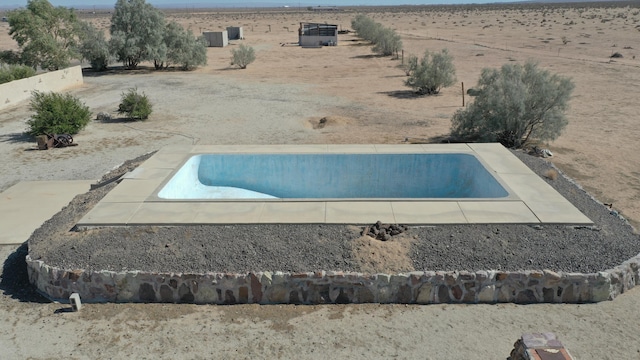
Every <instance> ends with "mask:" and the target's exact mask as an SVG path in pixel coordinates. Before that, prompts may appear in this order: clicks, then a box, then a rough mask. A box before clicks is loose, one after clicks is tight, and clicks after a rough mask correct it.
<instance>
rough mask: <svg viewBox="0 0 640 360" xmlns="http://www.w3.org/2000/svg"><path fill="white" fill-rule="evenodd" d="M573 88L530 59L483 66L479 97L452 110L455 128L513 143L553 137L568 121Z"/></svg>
mask: <svg viewBox="0 0 640 360" xmlns="http://www.w3.org/2000/svg"><path fill="white" fill-rule="evenodd" d="M573 88H574V84H573V82H572V81H571V80H570V79H569V78H566V77H563V76H560V75H556V74H552V73H551V72H549V71H547V70H542V69H540V68H539V67H538V65H537V64H536V63H534V62H531V61H528V62H527V63H525V64H524V66H522V65H519V64H506V65H503V66H502V68H500V69H489V68H485V69H483V70H482V75H481V76H480V80H478V86H477V87H476V88H475V92H476V95H477V96H476V99H475V101H474V102H473V103H472V104H471V105H470V106H469V107H467V108H465V109H463V110H459V111H457V112H456V113H455V114H454V116H453V119H452V127H451V133H452V135H453V136H454V137H456V138H458V139H463V140H465V141H479V142H496V141H497V142H500V143H501V144H503V145H504V146H506V147H509V148H521V147H524V146H525V145H527V144H528V143H529V142H531V141H549V140H555V139H556V138H557V137H558V136H559V135H560V134H561V132H562V130H564V128H565V127H566V126H567V123H568V121H567V118H566V116H565V112H566V110H567V108H568V106H569V98H570V96H571V92H572V91H573Z"/></svg>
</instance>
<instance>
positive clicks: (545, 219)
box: [77, 144, 592, 227]
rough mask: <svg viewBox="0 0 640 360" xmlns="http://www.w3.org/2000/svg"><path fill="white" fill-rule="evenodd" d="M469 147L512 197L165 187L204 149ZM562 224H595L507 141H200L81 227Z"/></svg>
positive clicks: (160, 162)
mask: <svg viewBox="0 0 640 360" xmlns="http://www.w3.org/2000/svg"><path fill="white" fill-rule="evenodd" d="M444 152H456V153H469V154H474V155H475V156H476V157H477V158H479V159H480V160H481V161H482V162H483V163H484V164H485V166H486V167H487V169H488V170H489V171H490V172H492V173H493V175H494V176H495V177H496V178H497V179H498V180H499V181H500V182H501V183H502V184H503V186H505V187H507V188H508V190H509V192H510V193H511V196H509V197H508V198H504V199H502V198H500V199H489V200H479V199H472V200H461V199H454V200H444V199H443V200H439V199H438V200H422V199H417V200H406V199H401V200H386V199H385V200H355V201H353V200H348V201H323V200H316V199H309V200H307V199H303V200H291V199H278V200H275V201H274V200H269V201H264V200H237V201H229V200H219V201H211V200H207V201H200V200H196V201H194V200H184V201H176V200H166V201H165V200H162V199H159V198H158V197H157V196H155V194H156V192H157V191H158V188H159V187H160V186H161V185H163V184H164V183H166V182H167V181H168V179H169V178H170V177H171V176H172V174H173V173H174V172H175V171H176V169H178V168H179V167H180V166H181V165H182V164H183V163H184V162H185V161H186V160H187V159H188V158H189V157H190V156H192V155H195V154H204V153H207V154H208V153H219V154H222V153H234V154H239V153H251V154H256V153H264V154H267V153H277V154H284V153H317V154H322V153H334V154H335V153H341V154H362V153H380V154H383V153H386V154H397V153H444ZM378 220H380V221H382V222H385V223H399V224H414V225H415V224H422V225H436V224H479V223H485V224H486V223H496V224H499V223H523V224H539V223H556V224H557V223H562V224H592V222H591V220H590V219H589V218H587V217H586V216H585V215H584V214H582V213H581V212H580V211H579V210H578V209H577V208H576V207H575V206H573V205H572V204H571V203H570V202H568V201H567V200H566V199H565V198H564V197H563V196H562V195H560V194H559V193H558V192H557V191H555V190H554V189H553V188H552V187H551V186H550V185H549V184H547V183H546V182H545V181H544V180H543V179H541V178H540V177H539V176H538V175H536V174H535V173H533V172H532V171H531V170H530V169H529V168H528V167H527V166H526V165H525V164H523V163H522V162H521V161H520V160H519V159H518V158H517V157H516V156H515V155H513V154H512V153H511V152H510V151H509V150H507V149H506V148H504V147H503V146H502V145H500V144H423V145H422V144H421V145H234V146H229V145H193V146H173V147H165V148H162V149H161V150H160V151H158V152H157V153H156V154H154V155H153V156H152V157H151V158H149V159H148V160H147V161H145V162H144V163H143V164H142V165H140V166H139V167H138V168H136V169H135V170H134V171H132V172H130V173H127V174H125V175H124V176H123V177H122V179H121V181H120V183H119V184H118V185H117V186H116V187H115V188H114V189H113V190H111V191H110V192H109V193H108V194H107V196H105V197H104V198H103V199H102V200H101V201H100V202H99V203H98V204H97V205H96V206H95V207H94V208H93V209H92V210H91V211H90V212H89V213H87V214H86V215H85V216H84V217H83V218H82V219H81V220H80V221H79V222H78V224H77V225H78V226H79V227H93V226H126V225H187V224H193V225H196V224H264V223H288V224H293V223H328V224H367V223H373V222H376V221H378Z"/></svg>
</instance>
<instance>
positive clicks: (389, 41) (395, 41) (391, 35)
mask: <svg viewBox="0 0 640 360" xmlns="http://www.w3.org/2000/svg"><path fill="white" fill-rule="evenodd" d="M351 27H352V28H353V30H355V31H356V33H357V34H358V36H360V37H361V38H362V39H364V40H367V41H369V42H371V44H373V51H374V52H376V53H378V54H381V55H384V56H389V55H393V54H397V53H398V51H400V50H402V40H401V38H400V35H398V33H396V31H395V30H393V29H391V28H387V27H384V26H383V25H382V24H380V23H377V22H375V21H374V20H373V19H371V18H370V17H368V16H366V15H362V14H360V15H358V16H356V17H355V19H353V20H352V22H351Z"/></svg>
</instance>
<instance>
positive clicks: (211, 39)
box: [202, 30, 229, 47]
mask: <svg viewBox="0 0 640 360" xmlns="http://www.w3.org/2000/svg"><path fill="white" fill-rule="evenodd" d="M202 36H204V38H205V39H206V40H207V46H209V47H225V46H227V45H229V35H228V34H227V30H223V31H209V32H203V33H202Z"/></svg>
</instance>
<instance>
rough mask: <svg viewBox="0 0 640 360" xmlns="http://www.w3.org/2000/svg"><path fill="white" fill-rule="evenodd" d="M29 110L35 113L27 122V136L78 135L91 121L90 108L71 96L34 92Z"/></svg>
mask: <svg viewBox="0 0 640 360" xmlns="http://www.w3.org/2000/svg"><path fill="white" fill-rule="evenodd" d="M29 109H30V110H31V111H35V114H34V115H33V116H32V117H31V118H30V119H29V120H27V126H28V130H27V134H29V135H32V136H38V135H43V134H77V133H78V132H79V131H80V130H82V129H83V128H84V127H85V126H87V124H89V121H91V111H90V110H89V107H88V106H86V105H84V104H83V103H82V102H81V101H80V99H78V98H76V97H74V96H72V95H71V94H59V93H55V92H51V93H43V92H38V91H34V92H32V93H31V103H30V106H29Z"/></svg>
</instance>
